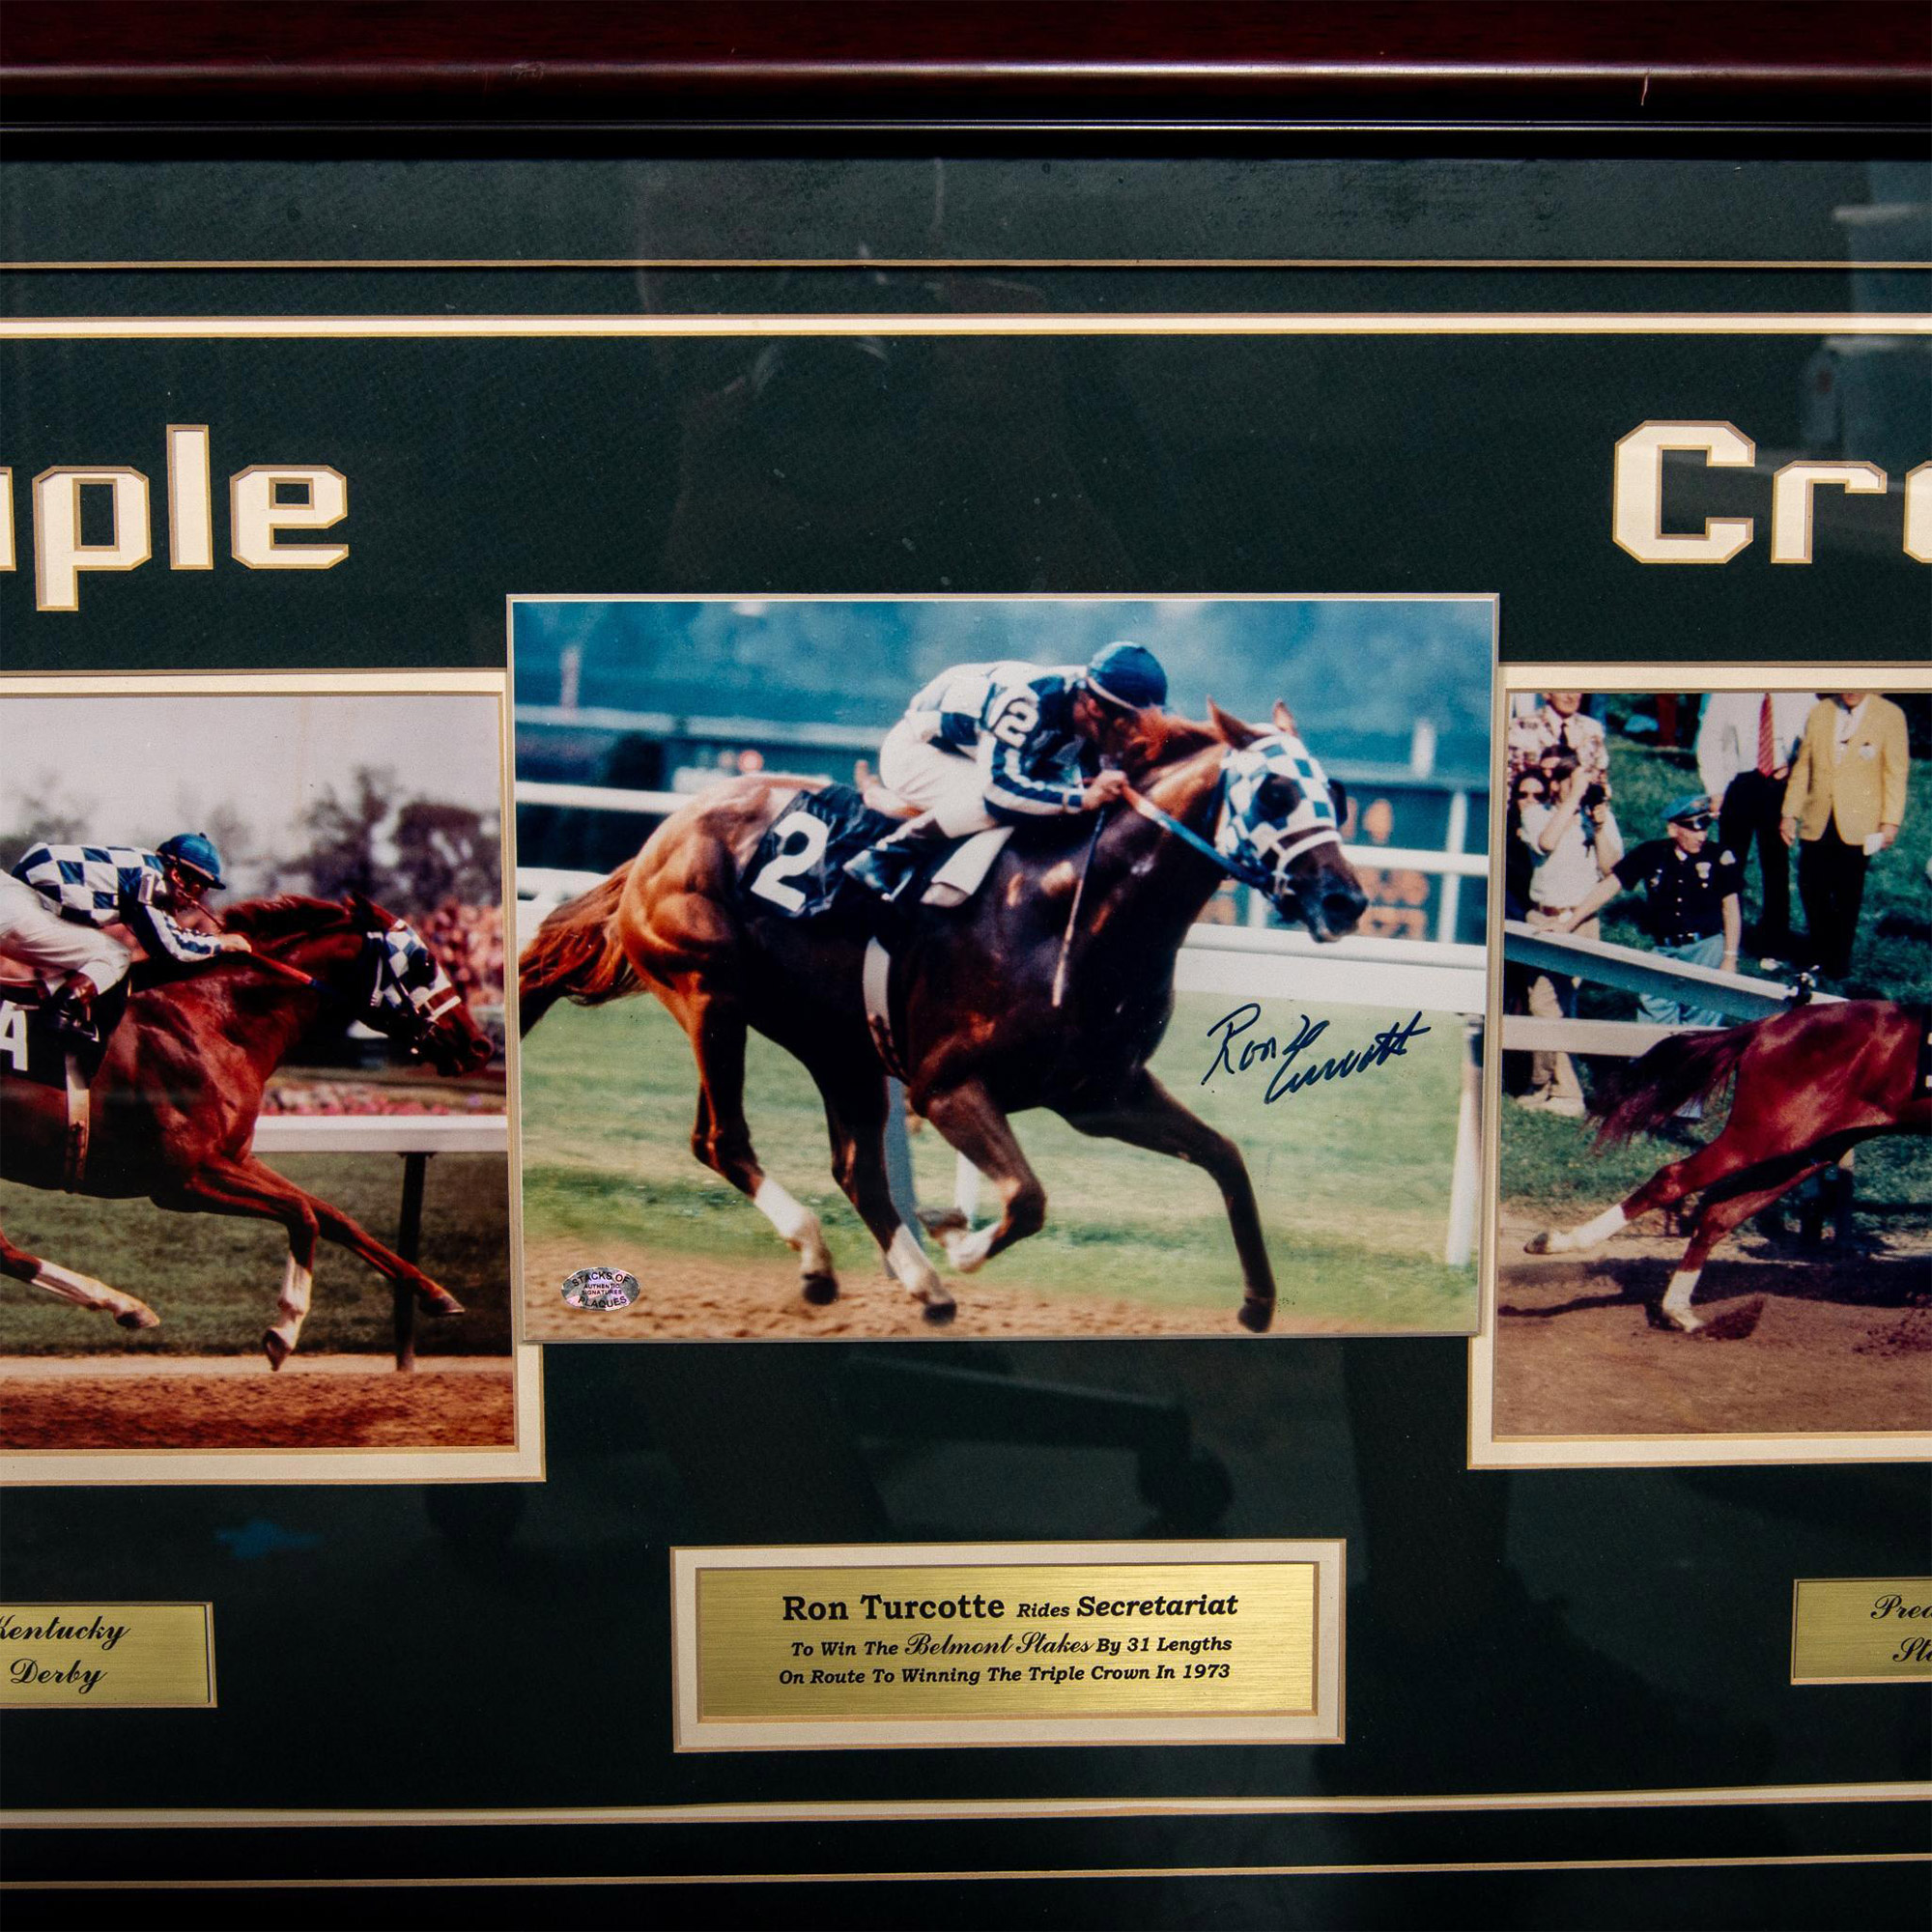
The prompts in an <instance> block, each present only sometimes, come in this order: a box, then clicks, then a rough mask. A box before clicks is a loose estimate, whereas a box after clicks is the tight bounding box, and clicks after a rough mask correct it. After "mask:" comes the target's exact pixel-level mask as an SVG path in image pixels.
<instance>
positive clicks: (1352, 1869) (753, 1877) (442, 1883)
mask: <svg viewBox="0 0 1932 1932" xmlns="http://www.w3.org/2000/svg"><path fill="white" fill-rule="evenodd" d="M1927 1862H1932V1852H1779V1853H1774V1854H1770V1855H1767V1856H1763V1857H1754V1856H1751V1855H1749V1854H1746V1853H1720V1854H1719V1855H1718V1856H1716V1857H1712V1858H1696V1859H1691V1858H1682V1859H1642V1858H1636V1859H1471V1860H1468V1861H1465V1862H1459V1863H1449V1864H1388V1863H1378V1864H1353V1865H1351V1864H1307V1865H1067V1866H1065V1867H1059V1868H1056V1867H1052V1866H1042V1867H1038V1868H1031V1867H1026V1866H1009V1867H1004V1868H998V1869H988V1870H984V1871H976V1870H973V1869H970V1868H968V1869H955V1870H952V1871H837V1872H813V1871H804V1872H632V1873H623V1872H608V1873H607V1872H599V1873H595V1874H592V1873H558V1874H553V1875H550V1876H544V1875H541V1874H528V1875H526V1874H516V1875H506V1876H500V1877H498V1876H492V1877H487V1878H421V1877H408V1878H400V1877H399V1878H315V1877H311V1878H171V1879H138V1878H99V1879H58V1878H40V1879H7V1880H0V1891H308V1890H312V1889H313V1890H320V1889H333V1890H349V1891H380V1890H384V1889H388V1888H390V1887H394V1888H396V1889H403V1888H406V1887H407V1888H413V1889H431V1888H436V1889H456V1888H458V1887H461V1886H487V1887H493V1888H494V1887H501V1886H516V1887H537V1886H550V1885H554V1886H568V1885H595V1886H618V1885H656V1886H668V1885H715V1886H731V1885H852V1884H865V1885H905V1884H923V1885H932V1884H938V1885H952V1884H957V1883H959V1882H960V1881H962V1880H973V1879H976V1880H980V1881H982V1882H984V1881H989V1880H990V1881H1008V1882H1010V1881H1012V1880H1015V1879H1049V1880H1050V1879H1064V1880H1070V1881H1076V1882H1079V1881H1087V1880H1092V1879H1105V1878H1112V1879H1149V1878H1155V1879H1161V1878H1165V1879H1190V1878H1428V1877H1435V1876H1444V1875H1449V1876H1453V1875H1458V1874H1461V1873H1463V1872H1471V1873H1473V1872H1567V1871H1710V1870H1736V1869H1739V1868H1751V1867H1771V1866H1786V1867H1789V1866H1804V1865H1894V1864H1896V1865H1916V1864H1925V1863H1927Z"/></svg>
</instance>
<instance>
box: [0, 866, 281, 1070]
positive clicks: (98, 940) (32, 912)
mask: <svg viewBox="0 0 1932 1932" xmlns="http://www.w3.org/2000/svg"><path fill="white" fill-rule="evenodd" d="M220 887H221V854H220V853H219V852H217V851H216V850H215V849H214V841H213V839H212V838H209V837H208V836H207V835H206V834H205V833H201V832H184V833H180V834H178V835H177V836H176V837H175V838H164V839H163V840H162V841H161V843H160V844H159V845H158V846H157V847H156V849H155V850H154V851H152V852H150V851H147V850H145V849H144V848H143V847H141V846H138V845H45V844H43V845H36V846H34V847H32V848H31V849H30V850H29V851H27V852H25V853H23V854H22V855H21V857H20V859H19V860H18V861H17V863H16V864H15V865H14V869H13V871H12V872H11V873H7V874H0V952H10V953H12V954H13V955H14V957H15V958H19V959H23V960H25V961H27V963H28V964H30V965H33V966H38V967H40V968H42V969H43V971H45V972H46V973H47V974H48V976H49V979H50V981H51V980H60V979H63V978H64V979H65V980H66V983H65V984H64V985H63V986H61V987H60V990H59V991H58V993H57V994H56V995H55V997H54V999H53V1001H52V1002H51V1003H50V1004H49V1009H48V1010H49V1013H50V1015H51V1017H52V1018H53V1020H54V1022H55V1024H56V1025H57V1026H59V1027H61V1028H62V1029H63V1030H65V1031H67V1032H70V1033H91V1032H92V1031H93V1028H94V1003H95V1001H96V1000H97V999H99V996H100V995H101V994H102V993H104V992H106V991H107V990H108V988H109V987H111V986H114V985H117V984H119V983H120V981H121V980H123V979H124V978H125V977H126V976H127V973H128V968H129V967H130V966H131V965H132V964H133V963H134V960H135V957H136V955H135V954H134V953H133V952H130V951H129V949H128V946H127V945H126V944H125V943H124V942H123V941H122V940H120V939H118V938H116V937H115V935H114V934H113V933H111V932H109V931H106V930H104V928H106V927H108V926H112V925H124V926H126V927H127V928H128V930H129V931H130V932H131V933H132V934H133V936H134V938H135V939H136V940H137V941H138V942H139V943H140V947H141V950H142V952H144V953H145V954H146V955H147V956H149V957H151V958H165V959H173V960H176V961H178V962H179V963H180V964H182V965H184V966H190V965H198V964H203V963H205V962H207V961H208V960H211V959H213V958H216V957H218V956H219V955H220V954H221V953H224V952H247V951H248V950H249V947H248V941H247V939H246V938H245V937H244V936H243V935H242V934H241V933H239V932H216V933H208V932H190V931H189V930H187V928H186V927H185V926H183V925H182V924H181V923H179V922H178V921H177V920H176V919H175V918H174V917H173V913H174V912H175V911H187V910H190V909H192V908H194V907H197V906H199V905H200V903H201V900H202V897H203V895H205V894H206V893H208V892H209V891H210V890H211V889H214V890H219V889H220Z"/></svg>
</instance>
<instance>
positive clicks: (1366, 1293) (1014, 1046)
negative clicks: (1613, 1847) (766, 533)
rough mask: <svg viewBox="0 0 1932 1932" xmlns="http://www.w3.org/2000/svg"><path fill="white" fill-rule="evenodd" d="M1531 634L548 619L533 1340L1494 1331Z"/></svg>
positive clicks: (620, 611)
mask: <svg viewBox="0 0 1932 1932" xmlns="http://www.w3.org/2000/svg"><path fill="white" fill-rule="evenodd" d="M1494 633H1495V611H1494V606H1493V603H1492V601H1491V600H1488V599H1482V598H1449V597H1444V598H1401V599H1397V598H1381V599H1377V598H1359V599H1354V598H1309V599H1274V598H1225V599H1186V600H1182V599H1118V600H1108V599H1047V598H1010V599H993V598H949V599H931V600H925V599H922V600H910V599H895V598H880V599H868V600H867V599H780V598H772V599H766V598H739V599H723V598H720V599H704V600H683V601H661V600H651V599H614V598H603V599H592V598H581V599H535V598H531V599H516V600H513V602H512V606H511V634H512V661H513V667H514V679H515V696H516V799H517V896H518V941H519V953H520V959H519V968H518V996H517V997H518V1003H519V1005H518V1024H519V1028H520V1031H521V1033H522V1036H523V1039H522V1046H521V1058H520V1071H521V1083H522V1088H521V1091H522V1147H523V1159H524V1193H523V1237H524V1259H525V1270H524V1279H525V1321H526V1334H528V1335H529V1336H530V1337H531V1338H532V1339H542V1340H596V1339H611V1340H647V1339H655V1338H660V1337H679V1338H709V1339H728V1338H735V1337H757V1338H760V1339H788V1338H800V1339H803V1338H810V1337H840V1338H847V1339H850V1338H860V1337H867V1336H915V1335H944V1334H957V1335H967V1336H972V1335H980V1336H985V1335H1021V1336H1054V1337H1077V1336H1118V1335H1158V1334H1173V1335H1212V1334H1224V1333H1225V1334H1239V1333H1241V1332H1243V1330H1246V1331H1248V1332H1252V1333H1256V1334H1260V1333H1265V1332H1269V1331H1272V1332H1274V1333H1277V1334H1280V1333H1356V1332H1359V1333H1387V1332H1415V1333H1463V1334H1466V1333H1469V1332H1471V1331H1472V1330H1473V1328H1474V1326H1475V1320H1476V1276H1475V1268H1474V1255H1473V1233H1474V1227H1475V1220H1476V1209H1477V1207H1478V1202H1479V1187H1480V1182H1479V1175H1478V1167H1479V1154H1480V1149H1479V1133H1478V1122H1477V1093H1476V1088H1477V1079H1476V1071H1475V1065H1474V1061H1473V1058H1472V1055H1471V1050H1470V1045H1469V1035H1470V1029H1471V1025H1472V1023H1473V1020H1474V1018H1475V1017H1476V1016H1479V1015H1480V1012H1481V1009H1482V1003H1483V997H1484V973H1483V961H1484V951H1483V931H1484V921H1485V918H1486V904H1485V894H1486V879H1487V873H1488V868H1489V861H1488V857H1487V854H1486V851H1485V846H1486V842H1487V826H1488V822H1489V811H1488V782H1489V781H1488V769H1489V753H1490V741H1491V735H1492V720H1491V689H1492V664H1493V657H1494ZM586 1268H595V1269H606V1270H615V1271H622V1272H623V1273H625V1274H628V1275H630V1276H632V1277H635V1279H636V1281H637V1283H638V1292H637V1294H636V1297H635V1299H634V1300H631V1301H629V1302H628V1303H626V1304H624V1305H622V1306H614V1307H613V1306H606V1307H603V1308H601V1309H600V1308H597V1307H595V1306H594V1305H592V1304H591V1303H589V1302H587V1301H584V1298H583V1297H582V1295H581V1294H580V1295H575V1296H573V1295H571V1294H570V1293H567V1292H566V1289H567V1285H568V1284H569V1283H571V1282H572V1280H573V1278H579V1277H581V1271H582V1270H583V1269H586ZM579 1302H582V1303H583V1305H582V1306H579V1305H577V1304H578V1303H579Z"/></svg>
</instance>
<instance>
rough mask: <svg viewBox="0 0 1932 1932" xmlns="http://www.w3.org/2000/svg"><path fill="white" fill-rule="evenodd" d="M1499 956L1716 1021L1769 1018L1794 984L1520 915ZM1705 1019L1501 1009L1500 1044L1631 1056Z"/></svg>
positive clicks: (1783, 1005)
mask: <svg viewBox="0 0 1932 1932" xmlns="http://www.w3.org/2000/svg"><path fill="white" fill-rule="evenodd" d="M1503 958H1504V959H1505V960H1506V961H1507V962H1508V963H1509V964H1511V965H1513V966H1530V967H1534V968H1536V969H1537V970H1539V971H1541V972H1545V973H1548V974H1551V975H1553V976H1556V977H1558V978H1562V979H1571V980H1590V981H1592V982H1593V983H1594V984H1597V985H1602V986H1614V987H1616V988H1618V989H1619V990H1620V991H1623V992H1626V993H1637V994H1645V995H1648V996H1649V997H1650V998H1652V999H1657V1000H1675V1001H1676V1002H1678V1003H1679V1004H1680V1005H1682V1006H1686V1007H1691V1008H1696V1009H1701V1010H1704V1011H1708V1012H1715V1013H1720V1014H1722V1015H1723V1018H1722V1019H1721V1020H1720V1021H1719V1025H1720V1026H1733V1025H1736V1024H1737V1023H1738V1022H1739V1021H1740V1020H1755V1019H1766V1018H1769V1017H1770V1016H1771V1015H1772V1014H1773V1013H1781V1012H1784V1011H1785V1010H1786V1009H1788V1008H1789V1007H1790V1005H1791V1002H1792V998H1793V989H1792V988H1791V987H1789V986H1787V985H1785V984H1783V983H1782V982H1781V981H1779V980H1758V979H1754V978H1752V977H1751V976H1750V975H1748V974H1746V973H1726V972H1724V971H1723V970H1722V969H1721V968H1719V967H1717V966H1693V965H1691V964H1690V962H1689V961H1688V960H1682V959H1666V958H1664V957H1662V955H1661V954H1659V953H1656V952H1639V951H1638V950H1637V949H1636V948H1635V947H1634V946H1618V945H1615V944H1614V943H1612V942H1611V941H1609V940H1606V939H1584V938H1581V937H1579V936H1578V935H1577V934H1576V933H1574V932H1550V931H1548V930H1546V929H1544V928H1541V927H1538V926H1533V925H1526V924H1524V923H1522V922H1521V921H1520V920H1514V919H1511V920H1505V921H1504V922H1503ZM1811 997H1812V999H1813V1000H1814V1001H1815V1002H1816V1003H1818V1004H1820V1005H1826V1004H1830V1003H1834V1002H1835V1001H1836V1000H1837V998H1838V995H1837V994H1835V993H1814V994H1812V996H1811ZM1710 1030H1711V1029H1710V1028H1709V1027H1708V1026H1706V1025H1675V1026H1664V1025H1659V1024H1656V1023H1654V1022H1649V1021H1643V1020H1578V1019H1558V1020H1548V1019H1538V1018H1535V1017H1533V1016H1531V1015H1528V1014H1522V1013H1506V1014H1504V1016H1503V1048H1504V1051H1505V1052H1511V1053H1514V1052H1517V1051H1523V1052H1530V1053H1598V1054H1605V1055H1617V1056H1630V1055H1633V1054H1639V1053H1648V1052H1649V1051H1650V1049H1651V1048H1652V1047H1653V1046H1655V1045H1656V1044H1657V1043H1658V1041H1659V1040H1662V1039H1667V1038H1668V1037H1670V1036H1671V1035H1672V1034H1679V1033H1704V1032H1709V1031H1710Z"/></svg>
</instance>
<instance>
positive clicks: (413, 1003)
mask: <svg viewBox="0 0 1932 1932" xmlns="http://www.w3.org/2000/svg"><path fill="white" fill-rule="evenodd" d="M223 923H224V925H225V926H226V927H227V929H228V930H229V931H231V932H243V933H246V934H247V935H248V937H249V939H250V940H251V941H252V942H253V945H254V949H255V951H256V952H257V953H260V954H263V955H265V956H266V957H268V958H270V959H275V960H279V961H280V962H281V963H282V964H283V965H285V966H294V967H296V968H297V969H298V971H299V972H301V973H305V974H307V975H309V976H310V978H311V980H312V982H313V983H318V984H321V985H324V986H326V987H327V988H328V989H329V990H330V991H331V992H332V993H333V995H334V996H335V997H336V998H337V999H339V1000H341V1001H342V1002H343V1003H344V1004H345V1005H347V1006H348V1007H349V1008H350V1009H351V1010H352V1011H353V1012H354V1014H355V1018H357V1019H358V1020H360V1021H362V1022H363V1024H365V1025H367V1026H370V1027H373V1028H375V1030H376V1031H377V1032H378V1033H381V1034H386V1035H387V1036H388V1037H390V1038H391V1039H393V1040H396V1041H397V1042H398V1043H399V1044H401V1045H402V1046H404V1047H405V1048H407V1049H408V1050H409V1052H410V1053H411V1054H412V1055H420V1056H422V1057H424V1058H426V1059H427V1060H428V1061H429V1062H430V1064H431V1065H433V1066H435V1068H436V1070H437V1071H438V1072H439V1073H451V1074H454V1073H473V1072H477V1071H480V1070H481V1068H483V1067H484V1066H486V1065H489V1063H490V1058H491V1055H492V1052H493V1050H494V1049H493V1048H492V1047H491V1044H490V1041H489V1039H488V1038H487V1037H485V1036H484V1034H483V1032H482V1030H481V1029H480V1028H479V1027H478V1026H477V1024H476V1022H475V1021H474V1020H472V1019H471V1018H470V1017H469V1008H468V1007H467V1006H466V1005H465V1004H464V1000H463V995H462V994H461V993H459V992H458V991H457V990H456V988H455V987H454V986H453V985H452V984H451V983H450V980H449V975H448V974H447V973H445V972H444V971H443V970H442V967H441V966H440V964H439V963H438V961H437V958H436V955H435V954H434V953H433V952H431V951H430V950H429V948H428V947H427V946H425V945H424V944H423V941H422V938H421V935H420V934H418V933H417V932H416V931H415V929H414V928H413V927H412V925H410V924H409V923H408V922H407V921H405V920H401V919H398V918H397V917H396V915H395V914H394V913H392V912H385V911H384V909H383V908H382V907H381V906H379V905H377V904H376V903H375V902H374V900H372V899H368V898H365V897H364V896H363V895H361V894H360V893H354V892H352V893H351V894H350V895H349V896H348V898H347V899H346V900H340V901H338V900H334V899H309V898H298V897H295V896H292V895H291V896H285V897H281V898H270V899H249V900H244V901H243V902H242V903H241V904H240V905H237V906H231V907H230V908H229V909H228V913H227V917H226V919H225V920H224V922H223Z"/></svg>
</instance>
